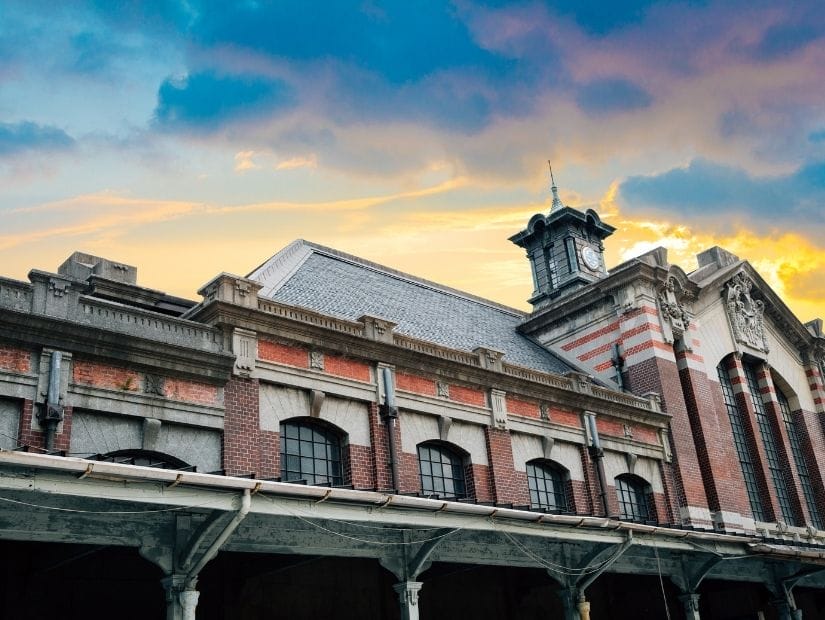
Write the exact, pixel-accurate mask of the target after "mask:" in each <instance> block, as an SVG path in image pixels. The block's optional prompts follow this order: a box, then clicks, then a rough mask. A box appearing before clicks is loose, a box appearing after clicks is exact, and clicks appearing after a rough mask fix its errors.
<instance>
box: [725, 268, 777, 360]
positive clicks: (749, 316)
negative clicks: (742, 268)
mask: <svg viewBox="0 0 825 620" xmlns="http://www.w3.org/2000/svg"><path fill="white" fill-rule="evenodd" d="M751 288H753V282H751V280H750V278H748V277H747V276H746V275H745V274H744V273H738V274H736V276H734V278H733V279H732V280H731V281H730V282H728V284H727V308H728V318H729V319H730V324H731V327H732V328H733V337H734V339H735V340H736V342H739V343H741V344H745V345H747V346H749V347H753V348H754V349H759V350H760V351H763V352H765V353H767V352H768V349H769V347H768V339H767V337H766V334H765V302H763V301H762V300H761V299H754V298H753V297H751Z"/></svg>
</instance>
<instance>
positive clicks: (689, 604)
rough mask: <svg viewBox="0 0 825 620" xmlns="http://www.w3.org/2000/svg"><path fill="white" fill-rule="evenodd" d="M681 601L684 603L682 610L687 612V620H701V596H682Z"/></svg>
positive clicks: (691, 593)
mask: <svg viewBox="0 0 825 620" xmlns="http://www.w3.org/2000/svg"><path fill="white" fill-rule="evenodd" d="M679 600H680V601H681V602H682V609H684V610H685V620H700V618H699V595H698V594H697V593H696V592H690V593H688V594H680V595H679Z"/></svg>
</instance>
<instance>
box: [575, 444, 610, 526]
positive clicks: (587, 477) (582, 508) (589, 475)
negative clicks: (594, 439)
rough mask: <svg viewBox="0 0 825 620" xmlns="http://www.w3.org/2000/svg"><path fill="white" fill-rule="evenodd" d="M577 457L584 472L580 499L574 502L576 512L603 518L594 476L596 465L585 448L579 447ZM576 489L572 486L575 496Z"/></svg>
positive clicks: (596, 479) (597, 480)
mask: <svg viewBox="0 0 825 620" xmlns="http://www.w3.org/2000/svg"><path fill="white" fill-rule="evenodd" d="M579 455H580V457H581V461H582V472H584V482H583V486H582V488H581V489H580V493H581V495H582V496H581V498H577V500H576V511H577V512H579V513H582V512H583V513H585V514H592V515H596V516H604V511H603V510H602V503H601V499H600V497H599V479H598V477H597V475H596V465H595V463H593V459H592V458H590V453H589V452H588V451H587V447H586V446H579ZM576 491H577V489H576V485H575V484H574V485H573V493H574V496H575V493H576Z"/></svg>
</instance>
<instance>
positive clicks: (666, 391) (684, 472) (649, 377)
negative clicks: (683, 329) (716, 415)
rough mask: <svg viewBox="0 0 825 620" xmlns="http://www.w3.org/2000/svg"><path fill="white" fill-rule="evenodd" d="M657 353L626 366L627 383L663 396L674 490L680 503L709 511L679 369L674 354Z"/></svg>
mask: <svg viewBox="0 0 825 620" xmlns="http://www.w3.org/2000/svg"><path fill="white" fill-rule="evenodd" d="M659 353H660V355H656V356H654V357H651V358H649V359H647V360H644V361H642V362H639V363H638V364H635V365H633V366H631V367H629V368H628V369H627V383H628V386H629V387H630V389H631V390H632V391H633V392H634V393H635V394H644V393H646V392H656V393H658V394H660V395H661V397H662V409H663V410H664V411H666V412H667V413H669V414H670V415H671V416H672V417H671V421H670V434H671V436H672V438H673V445H674V448H675V450H674V453H673V456H674V458H673V471H674V474H675V476H674V478H675V483H676V489H674V490H675V491H676V492H677V494H678V495H679V497H680V498H684V499H682V500H681V501H680V504H684V505H685V506H688V507H692V508H696V509H699V510H701V511H705V512H706V511H708V510H709V507H708V500H707V495H706V494H705V487H704V480H703V479H702V470H701V467H700V465H699V459H698V457H697V454H696V446H695V445H694V441H693V430H692V428H691V424H690V418H689V416H688V408H687V405H686V403H685V398H684V395H683V394H682V386H681V380H680V378H679V370H678V367H677V365H676V359H675V356H673V353H672V349H671V357H672V359H665V358H663V357H661V353H662V352H659ZM683 520H685V521H686V523H687V524H690V525H698V526H700V527H708V526H709V523H707V522H701V523H699V522H697V523H695V524H694V523H692V522H691V520H690V519H683Z"/></svg>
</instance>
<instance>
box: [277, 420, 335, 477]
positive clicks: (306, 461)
mask: <svg viewBox="0 0 825 620" xmlns="http://www.w3.org/2000/svg"><path fill="white" fill-rule="evenodd" d="M281 480H282V481H283V482H290V481H299V480H305V481H306V482H307V484H317V485H332V486H336V485H341V484H343V483H344V478H343V476H342V474H341V439H340V437H339V436H338V434H337V433H335V432H334V431H332V430H331V429H328V428H325V427H323V426H322V425H320V424H318V423H317V422H315V421H314V420H306V421H305V420H292V421H289V422H283V423H282V424H281Z"/></svg>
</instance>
